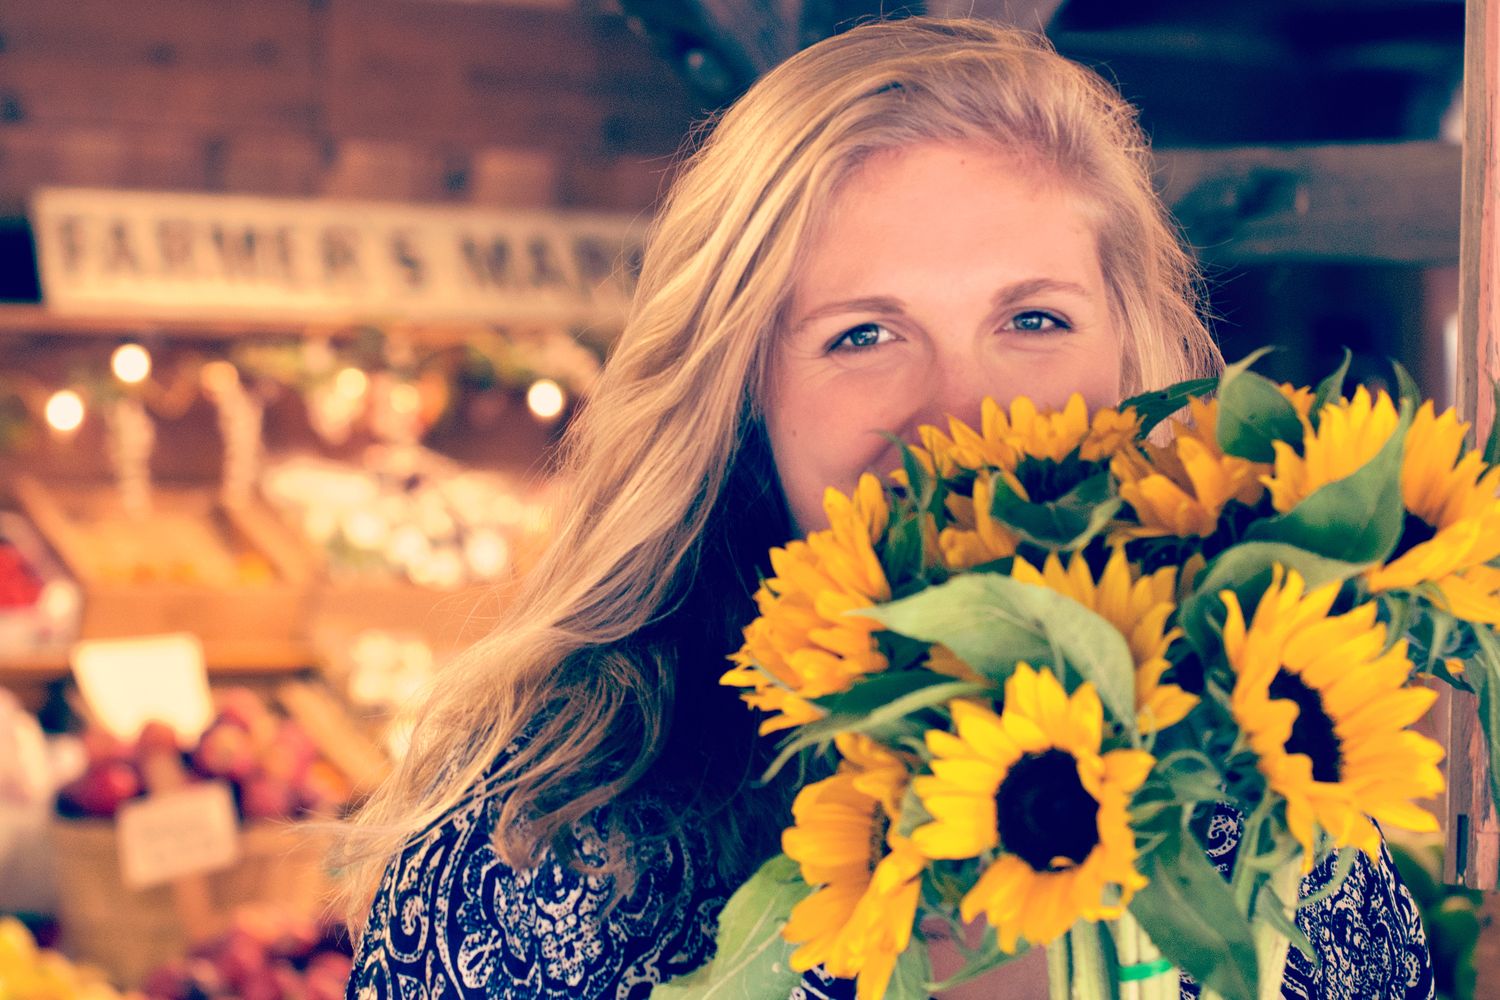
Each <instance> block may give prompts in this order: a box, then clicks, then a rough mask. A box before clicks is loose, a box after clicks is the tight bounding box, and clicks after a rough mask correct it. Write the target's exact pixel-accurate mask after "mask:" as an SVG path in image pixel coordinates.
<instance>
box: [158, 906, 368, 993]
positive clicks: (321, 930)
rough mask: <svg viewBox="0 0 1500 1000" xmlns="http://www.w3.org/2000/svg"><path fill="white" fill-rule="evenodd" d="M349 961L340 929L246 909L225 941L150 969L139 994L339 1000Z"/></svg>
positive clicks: (346, 942) (220, 939)
mask: <svg viewBox="0 0 1500 1000" xmlns="http://www.w3.org/2000/svg"><path fill="white" fill-rule="evenodd" d="M350 956H351V949H350V946H349V938H348V935H346V934H344V933H343V932H342V930H341V929H340V928H337V927H334V926H332V925H329V924H320V923H318V922H317V921H314V920H312V919H310V918H305V917H297V916H291V915H287V914H284V913H281V912H279V911H277V910H274V909H269V908H264V909H262V908H256V909H246V910H242V911H241V912H239V913H237V914H236V915H235V919H234V922H233V924H232V926H231V927H230V929H229V930H228V931H227V932H226V933H225V934H223V935H221V936H219V937H217V938H215V939H214V940H212V941H210V942H208V943H206V944H204V945H201V946H199V947H196V948H194V949H193V950H192V951H191V952H189V953H188V955H187V956H186V957H184V958H182V959H180V960H176V961H172V962H168V963H166V964H163V965H160V966H158V967H157V968H155V969H154V970H152V972H151V973H150V974H149V975H147V976H146V979H145V982H144V983H143V984H142V989H143V991H144V992H145V994H146V996H147V997H149V998H151V1000H210V998H212V1000H340V998H342V997H343V995H344V984H345V983H346V982H347V981H348V979H349V969H350V963H351V957H350Z"/></svg>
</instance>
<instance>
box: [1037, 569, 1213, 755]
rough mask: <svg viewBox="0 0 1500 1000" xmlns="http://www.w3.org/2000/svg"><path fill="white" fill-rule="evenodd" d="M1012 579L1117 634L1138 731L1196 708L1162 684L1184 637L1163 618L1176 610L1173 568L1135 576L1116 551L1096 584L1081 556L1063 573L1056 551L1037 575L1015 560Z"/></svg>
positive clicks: (1159, 726) (1151, 729) (1147, 730)
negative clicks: (1130, 675) (1131, 683)
mask: <svg viewBox="0 0 1500 1000" xmlns="http://www.w3.org/2000/svg"><path fill="white" fill-rule="evenodd" d="M1011 576H1013V577H1015V578H1016V579H1017V580H1020V581H1021V582H1022V583H1031V584H1035V585H1036V586H1038V587H1046V588H1047V589H1049V590H1054V591H1056V592H1057V593H1059V594H1062V595H1064V596H1065V597H1071V598H1072V599H1073V600H1075V601H1077V602H1078V603H1079V604H1082V605H1083V606H1084V607H1086V608H1088V609H1089V610H1090V611H1092V612H1094V613H1095V614H1097V615H1099V616H1100V617H1101V618H1103V619H1104V620H1105V621H1107V622H1109V623H1110V624H1111V625H1113V626H1114V627H1115V628H1117V629H1119V630H1120V633H1121V634H1122V635H1124V636H1125V642H1126V644H1127V645H1128V646H1129V647H1130V655H1131V657H1132V659H1134V661H1135V709H1136V725H1137V727H1138V728H1139V729H1140V731H1141V732H1143V733H1151V732H1155V731H1157V730H1159V729H1165V728H1166V727H1168V726H1170V725H1173V724H1175V723H1177V722H1181V721H1182V720H1183V719H1184V718H1186V717H1187V714H1188V712H1190V711H1192V709H1193V706H1194V705H1196V704H1198V696H1197V695H1194V694H1189V693H1188V692H1187V691H1184V690H1183V689H1182V688H1180V687H1178V686H1177V685H1175V684H1163V683H1161V678H1162V675H1163V674H1165V673H1166V672H1167V669H1168V668H1169V667H1170V666H1171V663H1170V662H1169V661H1168V660H1167V649H1168V648H1169V647H1170V646H1171V645H1172V640H1174V639H1176V638H1177V637H1178V636H1179V635H1181V634H1182V630H1181V629H1178V628H1172V629H1168V628H1167V619H1169V618H1170V617H1171V616H1172V613H1173V611H1175V610H1176V608H1177V602H1176V594H1177V568H1176V567H1175V566H1167V567H1165V568H1163V569H1159V570H1157V571H1156V572H1155V573H1152V574H1150V575H1138V574H1137V573H1136V572H1135V570H1134V569H1133V568H1132V567H1131V565H1130V562H1129V560H1128V559H1126V557H1125V550H1124V548H1122V547H1116V548H1115V550H1114V552H1113V553H1111V554H1110V557H1109V561H1108V562H1107V563H1106V564H1105V566H1104V572H1103V573H1101V574H1100V575H1099V579H1098V580H1097V581H1095V579H1094V574H1093V572H1092V571H1090V569H1089V566H1088V562H1087V560H1085V559H1084V558H1083V557H1082V556H1080V555H1074V556H1072V557H1071V558H1070V559H1069V561H1068V564H1067V567H1066V568H1064V567H1063V563H1062V560H1061V559H1060V558H1059V557H1058V555H1057V553H1055V552H1054V553H1050V554H1049V555H1048V556H1047V561H1046V562H1045V563H1043V565H1042V568H1041V569H1040V570H1038V569H1037V568H1036V567H1035V566H1032V565H1031V564H1030V563H1029V562H1027V561H1026V560H1025V559H1022V558H1020V557H1017V558H1016V561H1015V565H1014V567H1013V568H1012V569H1011Z"/></svg>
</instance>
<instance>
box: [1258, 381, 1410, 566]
mask: <svg viewBox="0 0 1500 1000" xmlns="http://www.w3.org/2000/svg"><path fill="white" fill-rule="evenodd" d="M1409 426H1411V407H1410V406H1408V405H1407V404H1405V403H1403V404H1402V406H1401V419H1400V421H1399V422H1398V423H1397V425H1396V430H1395V431H1394V432H1393V433H1392V434H1391V438H1390V440H1389V441H1387V442H1386V443H1385V444H1384V445H1383V446H1382V447H1381V449H1380V450H1379V451H1378V452H1376V453H1375V457H1374V458H1372V459H1370V460H1369V461H1368V462H1366V463H1365V464H1364V465H1363V466H1361V467H1360V468H1359V470H1358V471H1356V472H1354V473H1352V474H1351V475H1348V476H1345V477H1344V478H1343V479H1337V480H1334V481H1333V482H1331V483H1325V484H1324V485H1323V486H1321V487H1319V488H1318V489H1317V490H1316V491H1314V492H1313V494H1312V495H1311V496H1309V497H1308V498H1307V499H1305V500H1303V501H1302V502H1301V503H1299V504H1298V505H1297V506H1295V507H1293V508H1292V509H1291V510H1289V511H1287V512H1286V513H1285V514H1282V515H1281V516H1280V517H1273V518H1270V519H1269V520H1265V521H1259V522H1257V523H1256V524H1254V525H1253V526H1251V528H1250V530H1249V531H1248V532H1247V533H1246V534H1247V537H1248V538H1250V539H1252V540H1255V541H1265V542H1286V543H1288V544H1290V545H1296V546H1299V547H1300V548H1304V549H1307V550H1308V551H1309V552H1316V553H1317V554H1319V555H1322V556H1327V557H1329V558H1330V559H1341V560H1344V561H1345V562H1355V563H1364V564H1367V565H1368V564H1370V563H1376V562H1381V561H1383V560H1384V559H1386V558H1387V557H1388V556H1389V555H1390V554H1391V552H1392V551H1393V550H1394V549H1395V548H1396V543H1397V542H1398V541H1400V539H1401V529H1402V526H1403V525H1404V523H1405V517H1406V508H1405V507H1404V505H1403V504H1402V502H1401V459H1402V456H1403V455H1404V454H1405V449H1406V429H1407V428H1408V427H1409Z"/></svg>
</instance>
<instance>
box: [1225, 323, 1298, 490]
mask: <svg viewBox="0 0 1500 1000" xmlns="http://www.w3.org/2000/svg"><path fill="white" fill-rule="evenodd" d="M1266 350H1267V349H1266V348H1261V349H1260V350H1258V351H1255V352H1254V353H1252V354H1250V355H1249V356H1248V357H1246V358H1245V359H1244V360H1242V361H1239V362H1237V363H1235V364H1232V365H1230V366H1229V367H1228V368H1226V369H1224V374H1223V375H1222V376H1220V378H1219V424H1218V438H1219V447H1221V448H1223V449H1224V452H1225V453H1226V454H1229V455H1238V456H1239V457H1240V458H1247V459H1249V460H1250V461H1252V462H1269V461H1271V460H1272V459H1274V458H1275V457H1276V451H1275V449H1274V448H1272V447H1271V443H1272V442H1273V441H1285V442H1287V443H1288V444H1294V445H1295V444H1300V443H1301V441H1302V421H1301V420H1300V419H1299V418H1298V417H1297V410H1296V408H1295V407H1293V406H1292V404H1291V402H1290V401H1289V400H1288V399H1287V398H1286V397H1285V396H1283V395H1282V394H1281V390H1280V389H1278V388H1277V387H1276V384H1275V383H1274V382H1272V381H1271V380H1270V379H1268V378H1265V377H1263V376H1260V375H1257V374H1255V373H1254V372H1252V371H1250V370H1249V368H1250V365H1251V363H1252V362H1254V361H1256V360H1257V359H1258V358H1260V356H1261V355H1263V354H1265V353H1266Z"/></svg>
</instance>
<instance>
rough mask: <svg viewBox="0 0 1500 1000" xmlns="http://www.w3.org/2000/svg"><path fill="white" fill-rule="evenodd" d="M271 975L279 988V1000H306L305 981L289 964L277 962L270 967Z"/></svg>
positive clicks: (294, 967)
mask: <svg viewBox="0 0 1500 1000" xmlns="http://www.w3.org/2000/svg"><path fill="white" fill-rule="evenodd" d="M271 975H273V976H275V977H276V985H277V986H279V987H280V988H281V1000H307V981H306V980H305V979H303V978H302V973H300V972H298V971H297V967H296V966H295V965H293V964H292V963H291V962H285V961H277V962H275V963H274V964H273V965H272V966H271Z"/></svg>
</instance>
